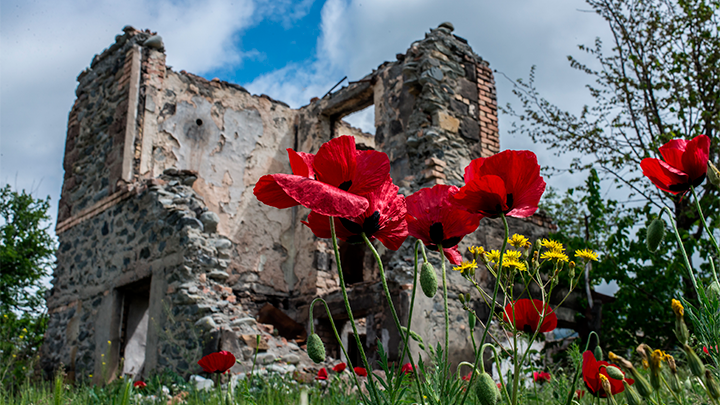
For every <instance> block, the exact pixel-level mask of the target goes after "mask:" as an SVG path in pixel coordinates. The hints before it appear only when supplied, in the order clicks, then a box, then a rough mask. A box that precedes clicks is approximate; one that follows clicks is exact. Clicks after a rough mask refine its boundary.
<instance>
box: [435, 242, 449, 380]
mask: <svg viewBox="0 0 720 405" xmlns="http://www.w3.org/2000/svg"><path fill="white" fill-rule="evenodd" d="M437 247H438V252H439V253H440V263H442V265H441V266H442V277H443V303H444V306H445V353H444V354H445V367H444V369H443V377H444V379H443V389H442V391H444V390H445V387H446V386H447V380H448V378H447V377H448V373H449V372H450V361H449V360H450V353H448V350H449V347H450V311H448V292H447V270H446V269H445V252H444V251H443V247H442V244H440V243H438V245H437Z"/></svg>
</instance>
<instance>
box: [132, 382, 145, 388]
mask: <svg viewBox="0 0 720 405" xmlns="http://www.w3.org/2000/svg"><path fill="white" fill-rule="evenodd" d="M145 387H147V384H145V382H143V381H135V382H134V383H133V388H137V389H139V390H141V389H143V388H145Z"/></svg>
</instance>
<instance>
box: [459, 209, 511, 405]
mask: <svg viewBox="0 0 720 405" xmlns="http://www.w3.org/2000/svg"><path fill="white" fill-rule="evenodd" d="M500 218H502V221H503V225H504V226H505V238H503V244H502V249H500V259H499V263H498V269H497V277H496V278H495V289H494V290H493V296H492V302H491V307H490V314H489V315H488V319H487V322H485V330H484V331H483V335H482V338H481V339H480V343H481V344H483V343H485V338H487V334H488V329H489V328H490V322H491V321H492V318H493V315H494V314H495V300H496V299H497V294H498V290H499V288H500V277H501V276H502V269H503V267H502V260H503V255H504V254H505V248H507V241H508V236H510V228H509V227H508V223H507V218H505V214H500ZM481 354H482V353H481V351H480V352H477V353H476V354H475V369H477V367H478V363H479V362H480V361H481V360H482V355H481ZM498 373H500V369H499V368H498ZM474 378H475V373H473V374H472V377H470V381H469V382H468V387H472V383H473V379H474ZM469 393H470V390H466V391H465V395H464V396H463V398H462V401H460V405H463V404H465V400H466V399H467V396H468V394H469ZM513 395H514V394H513Z"/></svg>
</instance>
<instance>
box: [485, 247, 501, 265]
mask: <svg viewBox="0 0 720 405" xmlns="http://www.w3.org/2000/svg"><path fill="white" fill-rule="evenodd" d="M485 258H486V259H487V261H489V262H493V263H497V262H499V261H500V251H499V250H495V249H493V250H491V251H489V252H486V253H485Z"/></svg>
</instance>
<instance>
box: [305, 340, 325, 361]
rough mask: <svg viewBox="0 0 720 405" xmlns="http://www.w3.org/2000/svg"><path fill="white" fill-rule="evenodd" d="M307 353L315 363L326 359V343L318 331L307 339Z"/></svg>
mask: <svg viewBox="0 0 720 405" xmlns="http://www.w3.org/2000/svg"><path fill="white" fill-rule="evenodd" d="M307 353H308V357H310V360H312V361H314V362H315V363H322V362H323V361H325V345H324V344H323V342H322V339H320V336H318V335H317V333H313V334H312V335H310V337H309V338H308V341H307Z"/></svg>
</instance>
